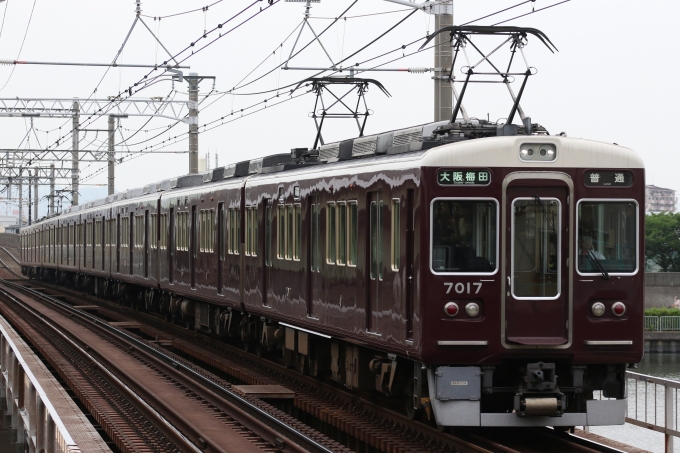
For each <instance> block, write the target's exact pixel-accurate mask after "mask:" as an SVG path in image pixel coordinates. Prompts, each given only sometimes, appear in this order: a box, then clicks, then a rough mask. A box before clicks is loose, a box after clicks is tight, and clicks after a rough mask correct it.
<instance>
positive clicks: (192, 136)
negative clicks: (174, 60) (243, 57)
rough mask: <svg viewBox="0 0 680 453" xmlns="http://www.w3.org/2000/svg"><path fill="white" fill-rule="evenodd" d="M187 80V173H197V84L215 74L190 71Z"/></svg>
mask: <svg viewBox="0 0 680 453" xmlns="http://www.w3.org/2000/svg"><path fill="white" fill-rule="evenodd" d="M184 78H185V79H186V80H187V82H189V174H196V173H198V84H199V83H201V81H202V80H203V79H213V89H214V88H215V76H199V75H198V74H197V73H195V72H190V73H189V75H188V76H186V77H184Z"/></svg>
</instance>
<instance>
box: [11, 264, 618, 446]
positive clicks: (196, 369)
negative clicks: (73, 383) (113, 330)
mask: <svg viewBox="0 0 680 453" xmlns="http://www.w3.org/2000/svg"><path fill="white" fill-rule="evenodd" d="M0 264H3V265H4V262H2V260H1V259H0ZM32 283H33V282H31V283H30V284H32ZM14 284H16V283H14ZM40 285H41V286H44V287H46V288H49V290H48V291H46V292H49V294H52V295H56V296H58V297H59V299H62V300H63V301H64V302H61V303H63V304H65V305H68V303H69V302H71V303H73V304H76V305H77V304H78V301H81V302H80V303H82V301H83V300H85V301H87V303H88V304H89V303H92V304H96V305H97V306H98V307H99V308H98V309H97V311H98V314H99V315H100V316H103V317H104V318H106V319H111V320H114V321H119V322H128V323H130V322H135V323H138V327H139V333H140V335H142V336H144V337H148V338H155V339H156V342H155V343H151V346H150V347H152V348H153V349H154V350H156V351H159V352H160V353H161V354H165V355H166V356H167V357H170V359H169V360H171V361H172V363H173V364H176V365H173V366H181V367H183V368H185V370H186V371H187V372H189V373H190V374H194V375H200V376H201V377H202V378H203V379H206V380H208V381H212V382H214V383H219V384H218V385H222V386H224V387H225V388H226V387H228V385H229V384H227V383H226V381H225V380H224V378H228V379H229V380H231V381H233V380H234V379H237V380H238V381H240V382H243V383H246V384H254V385H258V384H259V385H263V384H264V385H266V384H278V385H283V386H286V387H288V388H290V389H292V390H294V391H295V394H296V396H295V400H294V406H295V411H296V412H297V414H298V418H299V419H301V420H303V421H305V422H306V423H309V425H310V426H312V427H314V428H318V429H319V430H322V431H324V432H330V433H331V434H334V437H335V438H336V439H337V440H339V441H341V442H342V443H343V444H344V445H346V446H347V447H348V448H350V449H354V450H364V449H366V448H367V447H368V448H371V449H375V450H376V451H385V452H407V451H408V452H418V451H422V452H425V451H450V452H483V453H486V452H503V453H515V452H534V451H535V452H543V451H547V450H550V451H555V452H573V451H580V452H586V453H591V452H608V453H610V452H619V451H620V450H617V449H614V448H611V447H608V446H605V445H601V444H597V443H595V442H591V441H589V440H586V439H583V438H580V437H578V436H573V435H570V434H567V433H561V432H556V431H553V430H551V429H496V430H481V429H475V430H451V431H450V432H439V431H438V430H437V429H436V428H434V427H432V426H429V425H428V424H427V423H423V422H418V421H413V420H410V419H408V418H407V417H405V416H403V415H401V414H400V413H398V412H396V411H395V410H392V409H389V408H386V407H384V404H382V402H377V401H373V400H371V399H370V398H367V397H362V396H358V395H357V394H352V393H349V392H346V391H344V390H342V389H338V388H337V387H335V386H334V385H330V384H328V383H324V382H321V381H319V380H318V379H314V378H311V377H308V376H303V375H300V374H299V373H297V372H296V371H293V370H290V369H287V368H285V367H283V366H281V365H279V364H277V363H274V362H272V361H271V360H266V359H265V358H261V357H256V356H254V355H252V354H248V353H246V352H244V351H242V350H239V349H238V348H236V347H234V346H230V345H228V344H225V343H223V342H220V341H216V340H213V339H211V338H208V337H206V336H204V335H201V334H198V333H196V332H194V331H190V330H187V329H185V328H183V327H180V326H177V325H175V324H171V323H168V322H165V321H164V320H161V319H159V318H158V317H156V316H154V315H151V314H147V313H141V312H138V311H134V310H131V309H129V308H127V307H124V306H121V305H119V304H116V303H114V302H111V301H108V300H104V299H99V298H95V297H93V296H90V295H86V294H83V293H80V292H77V291H73V290H68V289H65V288H62V287H57V286H54V285H46V284H43V283H42V282H41V283H40ZM47 297H50V296H47ZM127 335H129V336H132V337H134V335H132V334H127ZM136 339H137V341H140V342H142V343H149V342H144V341H143V340H141V339H140V338H136ZM161 344H162V345H166V348H165V349H164V348H163V347H162V346H160V345H161ZM218 374H219V375H220V376H218ZM279 412H280V411H279ZM280 415H281V414H279V416H280ZM338 448H341V447H339V446H338Z"/></svg>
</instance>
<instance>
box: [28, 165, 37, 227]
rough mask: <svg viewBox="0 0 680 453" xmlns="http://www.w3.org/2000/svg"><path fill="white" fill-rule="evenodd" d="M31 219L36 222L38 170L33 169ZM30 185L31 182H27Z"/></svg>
mask: <svg viewBox="0 0 680 453" xmlns="http://www.w3.org/2000/svg"><path fill="white" fill-rule="evenodd" d="M33 176H35V178H34V179H33V218H34V219H35V220H36V222H37V221H38V169H37V168H34V169H33ZM28 183H29V184H31V181H30V180H29V181H28Z"/></svg>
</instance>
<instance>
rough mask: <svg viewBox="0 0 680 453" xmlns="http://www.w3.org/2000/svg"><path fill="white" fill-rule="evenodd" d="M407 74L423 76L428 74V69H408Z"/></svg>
mask: <svg viewBox="0 0 680 453" xmlns="http://www.w3.org/2000/svg"><path fill="white" fill-rule="evenodd" d="M408 72H410V73H412V74H424V73H426V72H430V68H408Z"/></svg>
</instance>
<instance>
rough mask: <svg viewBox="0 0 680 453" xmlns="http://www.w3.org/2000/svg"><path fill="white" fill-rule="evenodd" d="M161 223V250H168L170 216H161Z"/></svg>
mask: <svg viewBox="0 0 680 453" xmlns="http://www.w3.org/2000/svg"><path fill="white" fill-rule="evenodd" d="M160 222H161V237H160V243H161V248H162V249H167V248H168V215H167V214H161V216H160Z"/></svg>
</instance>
